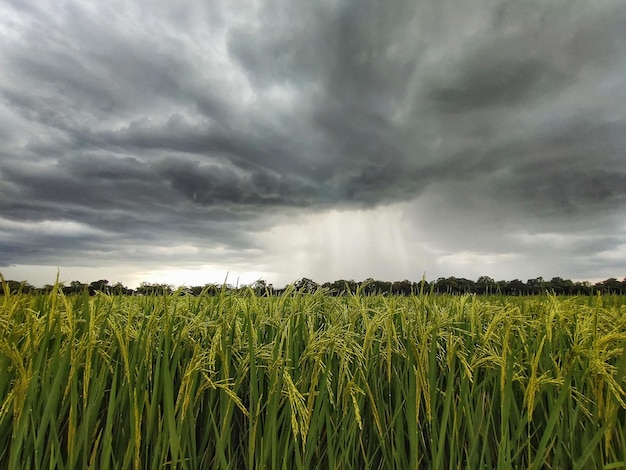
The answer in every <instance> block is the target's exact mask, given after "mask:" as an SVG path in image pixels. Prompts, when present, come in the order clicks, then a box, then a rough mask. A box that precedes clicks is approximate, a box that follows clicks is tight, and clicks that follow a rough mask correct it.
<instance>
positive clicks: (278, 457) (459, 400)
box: [0, 289, 626, 469]
mask: <svg viewBox="0 0 626 470" xmlns="http://www.w3.org/2000/svg"><path fill="white" fill-rule="evenodd" d="M624 347H626V299H624V298H623V297H618V296H604V297H602V296H598V297H596V298H593V297H591V298H589V297H587V298H557V297H554V296H543V297H529V298H509V297H482V298H478V297H473V296H439V295H416V296H412V297H393V296H392V297H389V296H363V295H359V294H357V295H350V296H347V297H330V296H327V295H325V294H324V292H322V291H319V292H316V293H314V294H305V293H296V292H293V291H289V290H288V291H287V292H286V293H285V294H284V295H282V296H280V297H263V298H260V297H256V296H255V295H254V293H253V292H252V291H250V292H248V293H247V294H237V295H233V294H230V293H227V292H222V294H220V295H217V296H213V297H210V296H199V297H187V296H183V295H176V294H174V295H171V296H159V297H157V296H144V297H129V296H121V295H120V296H108V295H103V294H100V295H97V296H95V297H92V298H90V297H89V296H88V295H86V294H85V295H82V296H81V295H78V296H64V295H63V294H62V293H61V292H60V291H59V290H58V289H57V290H53V291H52V292H50V293H49V294H47V295H38V296H35V295H24V294H10V295H6V296H4V297H0V467H1V468H10V469H24V468H33V469H35V468H36V469H38V468H44V467H45V468H68V469H74V468H88V467H89V468H92V467H93V468H137V469H139V468H155V469H156V468H163V467H167V468H190V469H195V468H248V469H254V468H298V469H310V468H355V469H357V468H358V469H362V468H373V469H377V468H390V469H391V468H436V469H438V468H503V469H504V468H535V469H538V468H625V467H626V463H625V461H626V455H625V452H626V450H625V449H626V425H625V424H624V423H626V355H625V354H624Z"/></svg>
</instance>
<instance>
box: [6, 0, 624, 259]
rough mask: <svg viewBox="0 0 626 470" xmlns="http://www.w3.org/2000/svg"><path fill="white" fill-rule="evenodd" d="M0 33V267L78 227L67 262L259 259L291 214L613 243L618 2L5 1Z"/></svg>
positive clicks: (66, 246) (620, 115)
mask: <svg viewBox="0 0 626 470" xmlns="http://www.w3.org/2000/svg"><path fill="white" fill-rule="evenodd" d="M0 15H1V17H2V18H3V19H2V20H0V67H1V68H2V70H3V74H2V77H1V78H0V98H1V99H0V135H1V136H2V137H3V139H4V144H3V148H2V149H0V195H1V196H2V200H1V201H0V217H1V218H2V219H4V220H5V221H8V222H10V223H8V222H7V225H6V227H4V228H2V227H0V230H1V232H0V233H1V234H2V240H1V242H2V246H1V248H2V253H3V259H0V264H5V265H6V264H9V263H18V262H25V261H31V262H32V261H34V260H36V259H37V256H41V258H40V259H45V260H48V261H50V260H52V259H54V253H53V252H54V250H53V249H52V248H50V255H49V257H46V256H43V255H42V251H41V250H45V249H47V248H45V249H44V248H42V247H43V246H45V245H46V243H47V240H48V238H46V235H45V234H43V233H40V232H38V230H39V228H41V227H42V226H41V225H37V224H40V223H44V222H47V221H48V222H49V221H64V222H72V223H74V224H77V225H75V226H70V229H68V230H67V231H64V230H61V231H60V232H59V234H58V235H55V236H54V237H56V238H54V237H53V238H52V240H53V241H52V242H49V243H48V245H49V244H52V243H53V245H54V247H55V248H56V249H57V250H58V253H59V257H60V259H62V256H63V254H64V253H68V252H71V251H72V250H74V251H75V252H76V253H80V252H81V250H84V252H85V253H87V252H89V253H91V252H93V251H94V250H95V251H97V250H98V249H99V250H101V251H102V252H103V253H106V252H107V250H110V251H111V252H113V251H115V250H119V247H120V246H130V245H132V244H133V242H132V240H145V241H146V242H147V243H149V242H151V241H153V240H155V239H157V238H159V237H160V239H161V242H162V243H163V244H167V243H169V242H171V243H175V242H176V241H177V240H181V239H184V240H187V241H189V243H195V244H197V245H202V246H207V245H211V244H212V243H215V244H223V245H229V246H231V247H233V248H236V247H251V248H254V247H255V243H254V236H253V235H254V233H255V231H258V230H260V229H262V228H267V227H269V226H271V224H272V223H274V222H275V221H276V220H277V218H280V217H284V216H285V214H291V213H293V211H305V210H308V211H316V210H321V209H327V208H331V207H337V208H367V207H375V206H379V205H381V204H387V203H392V202H401V201H409V200H413V199H415V198H425V199H428V198H429V197H435V195H436V201H435V203H434V206H433V207H435V206H437V207H442V208H444V207H445V210H446V211H447V214H448V215H447V217H448V218H449V219H450V220H456V221H458V224H461V225H462V224H463V223H464V222H463V221H464V220H466V216H467V214H471V213H479V212H481V211H482V212H489V213H491V214H492V215H491V216H486V215H484V214H483V215H480V216H479V217H480V218H482V219H481V220H482V221H483V225H482V226H481V227H480V229H479V228H476V234H474V236H472V237H468V240H470V239H471V240H470V241H471V243H474V244H481V243H483V242H482V241H481V240H483V239H488V241H486V242H484V244H485V245H488V244H489V243H496V242H494V241H489V240H491V238H490V237H487V236H485V235H484V234H485V233H486V232H488V231H494V230H496V229H497V228H499V227H502V226H508V227H511V230H519V229H520V228H521V227H522V226H524V225H525V226H526V228H528V232H529V233H538V232H539V231H540V228H541V230H544V231H554V232H559V231H560V230H564V229H565V228H566V227H568V224H570V222H571V219H572V218H578V219H582V220H593V221H594V223H597V224H600V225H602V226H603V227H604V228H605V229H606V230H607V231H608V232H611V233H616V234H617V233H618V234H619V235H616V237H617V240H618V241H619V240H620V239H621V237H622V236H623V233H622V232H620V230H622V228H619V223H618V222H616V221H617V220H618V218H616V217H615V216H616V214H620V213H622V212H623V211H624V209H625V207H626V137H625V136H626V129H625V126H626V113H625V112H624V110H623V106H622V103H624V102H626V75H625V70H626V69H625V67H626V47H624V46H625V45H626V7H625V6H624V4H623V2H621V1H618V0H615V1H611V0H604V1H599V2H594V3H590V4H584V3H583V2H539V1H537V2H534V1H529V2H518V1H513V0H510V1H497V0H493V1H491V0H475V1H469V2H463V3H462V4H457V5H447V4H446V2H440V1H438V0H437V1H435V0H422V1H419V2H414V1H403V0H393V1H390V2H384V3H381V2H378V1H373V0H366V1H362V0H361V1H340V2H332V1H328V2H326V1H321V2H305V1H280V0H274V1H266V2H261V3H259V4H258V5H256V6H255V7H254V8H253V6H252V5H249V8H248V7H246V8H241V6H240V5H235V6H231V5H230V4H229V2H217V1H216V2H211V4H210V6H207V7H204V6H202V5H201V4H199V3H198V4H196V3H191V4H187V5H186V4H184V3H178V2H177V3H176V4H171V3H170V2H162V3H160V2H134V3H131V4H129V3H123V2H119V3H118V2H115V1H113V2H106V3H105V2H80V3H79V2H67V3H64V4H62V5H58V4H57V3H53V2H46V1H39V2H28V3H22V2H18V1H11V2H5V3H4V5H3V6H2V7H0ZM493 201H497V207H495V208H494V209H493V210H491V209H485V208H491V206H492V205H493ZM427 212H428V211H426V212H424V211H422V213H421V216H423V217H429V214H427ZM430 215H432V219H431V220H434V219H435V218H436V217H435V215H434V214H430ZM2 219H0V220H2ZM16 223H27V224H31V228H28V226H17V225H15V224H16ZM444 225H445V224H443V225H442V226H444ZM456 226H457V225H455V227H456ZM37 227H39V228H37ZM59 227H60V226H54V227H53V228H54V230H57V229H59ZM85 227H86V228H91V229H93V230H94V231H93V232H85V231H84V230H83V229H85ZM29 230H30V232H29ZM23 232H24V233H23ZM25 233H27V235H25ZM157 234H158V235H157ZM61 239H62V240H65V241H60V240H61ZM470 241H468V244H469V243H470ZM92 244H93V245H94V247H96V246H97V245H98V244H100V248H97V247H96V248H93V249H92ZM618 245H619V243H618ZM468 246H469V245H468ZM33 247H36V248H33ZM613 248H614V246H613ZM33 250H39V251H38V253H39V254H35V252H34V251H33ZM585 250H588V251H589V252H591V251H593V250H594V248H593V247H590V246H587V247H586V248H585ZM137 256H140V255H137ZM50 262H52V261H50Z"/></svg>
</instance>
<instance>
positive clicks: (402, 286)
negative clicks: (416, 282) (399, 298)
mask: <svg viewBox="0 0 626 470" xmlns="http://www.w3.org/2000/svg"><path fill="white" fill-rule="evenodd" d="M411 288H412V284H411V281H409V280H407V279H405V280H404V281H399V282H394V283H392V284H391V293H392V294H394V295H411Z"/></svg>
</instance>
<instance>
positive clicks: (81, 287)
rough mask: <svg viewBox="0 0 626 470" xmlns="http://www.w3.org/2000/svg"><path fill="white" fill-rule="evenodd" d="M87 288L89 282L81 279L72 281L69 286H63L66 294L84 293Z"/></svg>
mask: <svg viewBox="0 0 626 470" xmlns="http://www.w3.org/2000/svg"><path fill="white" fill-rule="evenodd" d="M87 288H88V286H87V284H84V283H82V282H80V281H72V282H70V285H69V286H64V287H63V293H64V294H66V295H72V294H82V293H83V292H85V290H86V289H87Z"/></svg>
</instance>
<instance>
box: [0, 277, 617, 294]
mask: <svg viewBox="0 0 626 470" xmlns="http://www.w3.org/2000/svg"><path fill="white" fill-rule="evenodd" d="M56 287H57V288H59V289H60V290H61V291H62V292H63V293H64V294H66V295H72V294H84V293H88V294H89V295H95V294H96V293H98V292H102V293H105V294H121V295H154V294H156V295H162V294H172V293H173V292H175V291H181V292H182V293H184V294H187V295H195V296H197V295H200V294H205V295H217V294H218V293H219V292H223V291H226V292H249V291H250V289H251V290H252V291H254V292H255V294H256V295H259V296H265V295H282V294H284V293H285V292H315V291H316V290H318V289H324V290H325V291H326V292H327V294H328V295H333V296H339V295H347V294H357V293H360V294H363V295H375V294H386V295H411V294H414V293H421V292H423V293H435V294H452V295H460V294H479V295H512V296H516V295H540V294H544V293H546V292H550V293H554V294H556V295H594V294H595V293H598V292H600V293H603V294H626V278H624V279H622V280H621V281H619V280H618V279H617V278H614V277H612V278H609V279H606V280H604V281H601V282H596V283H591V282H588V281H582V282H581V281H576V282H574V281H572V280H570V279H563V278H561V277H553V278H552V279H550V280H545V279H543V278H542V277H537V278H533V279H528V280H527V281H526V282H524V281H521V280H520V279H513V280H512V281H496V280H495V279H493V278H491V277H489V276H481V277H479V278H478V279H477V280H476V281H474V280H471V279H465V278H462V277H454V276H452V277H440V278H438V279H437V280H433V281H427V280H426V279H422V280H421V281H419V282H415V281H413V282H412V281H409V280H407V279H405V280H403V281H395V282H389V281H380V280H376V279H372V278H368V279H365V280H364V281H360V282H357V281H354V280H352V279H350V280H345V279H340V280H337V281H333V282H325V283H322V284H320V283H317V282H315V281H313V280H312V279H308V278H302V279H299V280H298V281H296V282H295V283H293V284H291V285H288V286H285V287H282V288H275V287H274V286H273V285H272V284H269V283H267V282H266V281H265V280H262V279H260V280H258V281H256V282H254V283H253V284H251V285H244V286H233V285H230V284H224V285H221V284H205V285H203V286H192V287H187V286H182V287H178V288H175V287H174V286H171V285H168V284H150V283H145V282H144V283H142V284H141V285H140V286H139V287H138V288H136V289H130V288H128V287H126V286H124V285H123V284H122V283H120V282H118V283H116V284H111V283H110V282H109V281H108V280H106V279H100V280H98V281H93V282H91V283H89V284H86V283H82V282H80V281H71V282H70V283H68V284H67V285H66V284H65V283H59V284H57V286H56ZM54 288H55V286H54V285H52V284H47V285H45V286H43V287H34V286H32V285H31V284H29V283H28V282H26V281H14V280H8V281H5V282H4V283H1V284H0V295H2V294H4V293H5V291H6V290H7V289H8V290H9V291H10V292H12V293H17V292H23V293H34V294H41V293H49V292H50V291H52V290H53V289H54Z"/></svg>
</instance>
